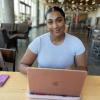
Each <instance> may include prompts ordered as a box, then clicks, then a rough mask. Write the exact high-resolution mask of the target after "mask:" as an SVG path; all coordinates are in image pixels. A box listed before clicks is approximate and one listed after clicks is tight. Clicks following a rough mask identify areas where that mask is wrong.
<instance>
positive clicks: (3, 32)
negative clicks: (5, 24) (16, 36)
mask: <svg viewBox="0 0 100 100" xmlns="http://www.w3.org/2000/svg"><path fill="white" fill-rule="evenodd" d="M2 35H3V39H4V42H5V43H8V41H9V37H8V35H7V31H6V30H5V29H3V30H2Z"/></svg>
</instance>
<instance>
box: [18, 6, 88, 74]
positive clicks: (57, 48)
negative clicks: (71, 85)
mask: <svg viewBox="0 0 100 100" xmlns="http://www.w3.org/2000/svg"><path fill="white" fill-rule="evenodd" d="M45 17H46V23H47V28H48V30H49V32H47V33H45V34H43V35H41V36H39V37H37V38H35V39H34V40H33V41H32V42H31V43H30V44H29V46H28V48H27V50H26V52H25V54H24V56H23V57H22V59H21V61H20V63H19V66H18V67H19V71H20V72H22V73H24V74H27V69H28V68H29V67H31V66H32V64H33V63H34V61H35V60H36V59H37V62H38V67H40V68H54V69H71V68H72V66H74V67H75V69H77V70H86V67H87V66H86V55H85V47H84V45H83V43H82V42H81V40H80V39H78V38H77V37H75V36H73V35H71V34H68V33H65V23H66V22H65V13H64V11H63V10H62V9H61V8H59V7H56V6H54V7H52V8H50V9H48V11H47V13H46V15H45Z"/></svg>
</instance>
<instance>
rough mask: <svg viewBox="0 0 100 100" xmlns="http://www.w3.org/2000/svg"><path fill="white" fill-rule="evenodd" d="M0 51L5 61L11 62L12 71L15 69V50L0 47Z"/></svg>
mask: <svg viewBox="0 0 100 100" xmlns="http://www.w3.org/2000/svg"><path fill="white" fill-rule="evenodd" d="M0 51H1V53H2V56H3V59H4V61H5V62H10V63H13V71H15V60H16V50H15V49H6V48H0Z"/></svg>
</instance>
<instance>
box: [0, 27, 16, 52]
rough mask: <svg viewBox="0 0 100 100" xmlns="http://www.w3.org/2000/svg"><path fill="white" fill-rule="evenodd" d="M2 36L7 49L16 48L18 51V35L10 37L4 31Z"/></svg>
mask: <svg viewBox="0 0 100 100" xmlns="http://www.w3.org/2000/svg"><path fill="white" fill-rule="evenodd" d="M2 35H3V39H4V42H5V44H6V48H15V49H16V50H17V51H18V47H17V37H16V35H9V33H8V32H7V31H6V30H5V29H3V30H2Z"/></svg>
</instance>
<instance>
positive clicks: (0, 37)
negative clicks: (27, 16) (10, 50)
mask: <svg viewBox="0 0 100 100" xmlns="http://www.w3.org/2000/svg"><path fill="white" fill-rule="evenodd" d="M5 47H6V43H5V41H4V38H3V34H2V31H1V30H0V48H5Z"/></svg>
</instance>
